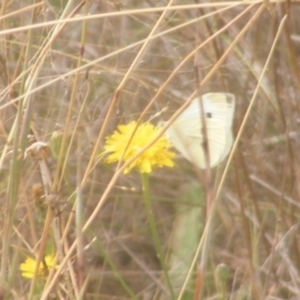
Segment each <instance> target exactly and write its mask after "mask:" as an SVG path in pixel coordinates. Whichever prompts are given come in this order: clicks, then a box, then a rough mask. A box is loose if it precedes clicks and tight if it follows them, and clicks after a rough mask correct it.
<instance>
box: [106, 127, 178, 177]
mask: <svg viewBox="0 0 300 300" xmlns="http://www.w3.org/2000/svg"><path fill="white" fill-rule="evenodd" d="M136 126H137V122H135V121H132V122H130V123H129V124H127V125H119V126H118V128H117V130H116V131H114V133H113V134H112V135H111V136H108V137H107V138H106V142H105V146H104V153H109V156H108V157H107V158H106V162H107V163H114V162H117V161H119V160H120V159H122V161H123V162H126V161H128V160H129V159H131V158H132V157H133V156H134V155H136V154H137V153H138V152H139V151H140V150H141V149H142V148H144V147H145V146H146V145H147V144H148V143H149V141H151V139H153V138H154V136H156V135H157V133H158V132H159V130H160V128H158V127H155V126H154V125H153V124H151V123H144V124H141V125H139V126H138V128H137V129H136ZM135 129H136V131H135V133H134V136H133V137H132V139H131V141H130V138H131V135H132V133H133V132H134V130H135ZM129 141H130V144H129V146H128V142H129ZM170 146H171V145H170V144H169V142H168V140H167V139H166V138H165V137H163V136H162V137H160V138H159V139H158V141H157V142H156V143H154V144H153V145H152V146H151V147H150V148H149V149H147V150H146V151H145V152H144V153H143V154H142V155H140V156H139V157H138V158H137V159H136V160H135V161H134V162H133V163H132V164H131V165H130V166H129V167H128V168H127V169H125V171H124V173H125V174H126V173H128V172H129V171H130V170H131V169H132V168H134V167H137V168H138V169H139V171H140V172H141V173H151V172H152V168H153V167H154V166H158V167H164V166H166V167H173V166H174V162H173V158H174V157H175V153H173V152H171V151H169V150H168V149H169V147H170ZM126 149H127V150H126ZM125 150H126V152H125V153H124V151H125Z"/></svg>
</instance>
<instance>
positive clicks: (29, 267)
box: [20, 255, 58, 278]
mask: <svg viewBox="0 0 300 300" xmlns="http://www.w3.org/2000/svg"><path fill="white" fill-rule="evenodd" d="M53 264H54V256H52V255H46V256H45V259H44V262H42V261H41V262H40V266H39V270H38V275H42V276H44V275H45V274H47V272H48V268H49V269H50V268H51V267H52V266H53ZM35 266H36V260H35V259H33V258H31V257H27V258H26V260H25V262H23V263H22V264H21V265H20V270H21V275H22V276H23V277H24V278H32V277H33V275H34V270H35ZM56 267H58V266H56Z"/></svg>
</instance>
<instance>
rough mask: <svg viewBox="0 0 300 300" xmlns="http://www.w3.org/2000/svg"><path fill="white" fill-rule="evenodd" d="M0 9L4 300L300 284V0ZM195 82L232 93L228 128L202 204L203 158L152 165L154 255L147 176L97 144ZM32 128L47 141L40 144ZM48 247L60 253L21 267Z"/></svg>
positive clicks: (218, 293)
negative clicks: (53, 261)
mask: <svg viewBox="0 0 300 300" xmlns="http://www.w3.org/2000/svg"><path fill="white" fill-rule="evenodd" d="M175 5H176V7H175V8H174V6H175ZM172 6H173V8H172ZM0 11H1V15H0V26H1V27H0V28H1V29H0V42H1V47H0V51H1V52H0V75H1V77H0V87H1V90H0V203H1V218H0V224H1V225H0V228H1V229H0V232H1V237H2V241H1V244H0V246H1V247H0V255H1V271H0V272H1V273H0V289H1V290H0V298H1V299H50V298H52V299H103V300H104V299H193V298H194V299H197V298H201V299H262V300H264V299H299V295H300V276H299V272H300V254H299V253H300V252H299V247H300V245H299V235H300V234H299V225H298V222H299V211H300V209H299V208H300V201H299V199H300V185H299V183H300V172H299V170H300V154H299V147H300V99H299V94H300V66H299V64H300V62H299V53H300V35H299V32H300V18H299V16H300V7H299V2H298V1H279V0H278V1H276V0H274V1H262V0H261V1H259V0H257V1H236V2H228V1H224V2H217V1H200V0H199V1H174V2H173V1H170V2H169V3H167V1H134V0H127V1H96V0H94V1H82V2H80V1H69V2H67V1H65V0H61V1H58V0H51V1H41V2H37V1H30V0H24V1H13V0H12V1H8V0H3V1H2V7H1V9H0ZM78 18H79V19H78ZM76 19H77V20H76ZM200 45H202V46H201V47H200V48H199V49H198V50H197V51H195V50H196V49H197V47H199V46H200ZM193 51H195V52H193ZM197 74H198V75H197ZM199 91H200V93H202V94H203V93H205V92H217V91H224V92H230V93H233V94H235V96H236V99H237V100H236V102H237V103H236V110H235V119H234V133H235V134H234V135H235V136H236V137H238V139H237V143H236V144H235V146H234V148H233V155H231V156H230V159H229V161H228V163H229V164H228V166H229V168H228V169H226V168H225V163H222V164H221V165H220V166H218V168H216V169H213V170H212V175H213V180H214V195H216V194H218V199H216V197H214V200H213V203H214V205H213V206H212V209H211V210H210V211H209V212H208V213H207V214H206V213H205V203H207V201H211V200H212V199H209V197H208V198H207V197H206V196H205V195H206V193H205V192H204V191H207V190H208V191H211V190H210V188H209V186H206V185H205V182H206V178H207V177H206V176H207V175H205V171H199V170H196V168H195V167H193V165H192V164H190V163H189V162H187V161H186V160H184V159H183V158H180V157H179V158H178V159H177V167H176V168H174V169H167V168H165V169H155V170H154V172H153V173H151V174H150V178H149V183H150V196H151V203H152V208H153V216H154V219H155V224H156V227H157V230H158V233H159V240H160V246H161V248H162V251H163V253H164V262H165V264H164V265H162V264H161V263H160V261H159V259H158V257H157V251H156V250H157V248H156V247H155V243H154V242H153V236H152V234H151V230H150V228H149V219H148V217H147V213H146V208H145V204H144V201H143V198H144V196H143V189H142V181H141V176H140V175H139V174H138V173H137V172H136V171H133V172H131V173H130V174H127V175H124V174H123V173H122V172H119V171H116V165H107V164H105V163H104V162H103V160H100V161H99V159H98V155H99V154H100V153H101V151H102V149H103V143H104V137H105V136H107V135H108V134H111V133H112V131H113V130H114V129H115V128H116V126H117V125H118V124H124V123H127V122H129V121H131V120H138V119H139V118H140V117H141V116H142V119H143V121H146V120H149V119H150V118H151V117H153V116H154V115H155V114H157V113H159V112H162V113H161V114H159V115H158V117H156V118H154V119H153V121H152V122H154V123H157V122H158V121H160V120H168V119H170V118H171V116H172V115H173V114H174V112H175V111H176V110H177V109H179V108H180V107H181V106H182V105H183V103H184V102H185V101H186V100H188V99H192V98H193V97H194V96H195V95H196V94H197V93H198V92H199ZM297 91H298V92H297ZM151 101H153V102H152V105H151V106H150V107H147V105H149V103H150V102H151ZM146 107H147V110H146V111H145V108H146ZM249 108H251V110H249ZM143 112H144V114H143V115H142V113H143ZM36 141H40V142H45V143H47V144H48V145H49V146H51V149H52V151H50V148H48V150H47V147H48V146H43V147H42V149H40V150H39V151H38V152H39V153H38V154H35V155H34V153H33V152H34V151H35V150H30V148H29V147H30V145H32V144H33V143H34V142H36ZM149 142H151V141H149ZM28 148H29V150H28ZM44 150H45V151H44ZM24 153H26V158H25V156H24ZM36 155H38V157H36ZM39 155H42V158H41V157H40V156H39ZM43 162H45V164H44V165H43ZM224 170H226V172H225V173H224ZM41 173H42V174H41ZM45 174H48V175H49V176H48V177H47V176H46V179H45V178H44V179H43V178H41V175H42V176H45ZM223 174H224V175H225V177H222V176H223ZM222 178H223V179H224V181H223V179H222ZM219 183H222V184H221V189H219V187H220V185H219ZM47 185H48V186H47ZM218 189H219V192H218V193H217V190H218ZM208 194H209V193H208ZM46 196H47V197H46ZM45 202H46V203H47V204H48V206H47V204H45ZM93 214H94V215H93ZM75 216H76V218H75ZM205 220H210V221H205ZM206 225H207V226H208V227H209V230H206V231H205V230H204V228H207V227H205V226H206ZM82 228H83V230H82ZM55 243H56V246H54V245H55ZM76 245H77V246H76ZM78 245H79V246H78ZM198 245H199V249H198V250H199V251H196V249H197V246H198ZM206 250H207V251H206ZM45 253H54V254H55V253H58V260H59V265H60V268H59V269H56V270H52V271H50V274H44V275H45V276H44V278H40V277H41V276H37V277H36V280H28V279H26V278H23V277H22V276H21V273H20V270H19V266H20V264H21V263H22V262H23V261H24V260H25V258H26V257H28V256H30V257H34V258H36V259H41V258H42V257H43V256H44V254H45ZM193 258H195V260H194V262H193V260H192V259H193ZM200 262H201V263H200ZM178 266H179V267H178ZM163 269H164V270H163ZM54 271H57V272H59V273H60V275H58V273H56V274H55V275H53V272H54ZM166 274H167V275H166ZM168 276H169V281H170V284H168V283H167V280H166V277H168ZM185 279H186V280H185ZM200 295H201V296H200Z"/></svg>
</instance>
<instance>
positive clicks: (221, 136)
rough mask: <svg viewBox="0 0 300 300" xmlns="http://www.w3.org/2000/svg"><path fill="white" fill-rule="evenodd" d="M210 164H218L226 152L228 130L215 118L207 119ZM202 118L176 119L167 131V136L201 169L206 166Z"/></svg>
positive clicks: (212, 165)
mask: <svg viewBox="0 0 300 300" xmlns="http://www.w3.org/2000/svg"><path fill="white" fill-rule="evenodd" d="M206 126H207V136H208V148H209V161H210V166H211V167H214V166H215V165H217V164H218V163H219V162H220V160H221V158H222V155H223V152H224V146H223V145H224V144H225V143H226V141H225V138H226V132H225V130H224V128H223V127H222V126H220V124H219V123H218V122H216V121H215V120H210V119H208V120H206ZM201 127H202V124H201V120H200V119H199V117H198V118H192V119H182V120H178V121H176V122H175V123H174V124H173V125H172V126H171V127H170V128H169V129H168V131H167V138H168V139H169V140H170V141H171V142H172V144H173V145H174V146H175V148H176V149H177V150H178V151H179V152H180V153H181V154H182V155H183V156H184V157H185V158H186V159H188V160H189V161H191V162H192V163H194V164H195V165H196V166H198V167H199V168H201V169H204V168H205V167H206V163H205V154H204V149H203V134H202V132H201Z"/></svg>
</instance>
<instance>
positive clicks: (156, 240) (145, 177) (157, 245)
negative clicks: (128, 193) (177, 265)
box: [141, 173, 175, 299]
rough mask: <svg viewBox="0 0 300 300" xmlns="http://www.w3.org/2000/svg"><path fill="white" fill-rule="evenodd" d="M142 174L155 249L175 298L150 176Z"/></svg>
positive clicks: (172, 297)
mask: <svg viewBox="0 0 300 300" xmlns="http://www.w3.org/2000/svg"><path fill="white" fill-rule="evenodd" d="M141 174H142V183H143V194H144V201H145V207H146V212H147V218H148V222H149V225H150V231H151V234H152V238H153V242H154V246H155V250H156V253H157V257H158V259H159V262H160V266H161V268H162V270H163V273H164V276H165V279H166V282H167V285H168V288H169V291H170V294H171V295H170V296H171V299H175V295H174V291H173V287H172V284H171V280H170V277H169V274H168V271H167V268H166V265H165V258H164V254H163V251H162V248H161V242H160V240H159V236H158V232H157V228H156V224H155V220H154V217H153V210H152V205H151V199H150V190H149V176H148V174H147V173H141Z"/></svg>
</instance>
